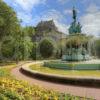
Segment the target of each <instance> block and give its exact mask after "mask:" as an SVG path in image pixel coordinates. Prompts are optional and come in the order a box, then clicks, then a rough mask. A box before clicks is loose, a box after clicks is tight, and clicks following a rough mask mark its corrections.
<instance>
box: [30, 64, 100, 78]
mask: <svg viewBox="0 0 100 100" xmlns="http://www.w3.org/2000/svg"><path fill="white" fill-rule="evenodd" d="M30 68H31V69H32V70H37V71H40V72H44V73H51V74H60V75H66V76H82V77H83V76H89V77H100V71H99V70H95V71H93V70H87V71H83V70H82V71H81V70H80V71H76V70H71V71H70V70H62V69H53V68H48V67H43V66H42V65H39V64H37V65H31V66H30Z"/></svg>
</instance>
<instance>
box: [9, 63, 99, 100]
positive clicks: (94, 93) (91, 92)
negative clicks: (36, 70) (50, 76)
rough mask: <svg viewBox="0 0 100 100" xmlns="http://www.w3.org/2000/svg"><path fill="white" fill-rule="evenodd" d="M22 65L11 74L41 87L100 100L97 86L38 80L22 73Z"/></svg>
mask: <svg viewBox="0 0 100 100" xmlns="http://www.w3.org/2000/svg"><path fill="white" fill-rule="evenodd" d="M36 63H41V62H30V63H26V64H23V65H22V66H29V65H31V64H36ZM20 67H21V66H18V67H16V68H14V69H12V71H11V74H12V75H13V76H15V77H16V79H19V80H24V81H28V82H29V84H31V85H32V84H35V85H39V86H41V87H44V88H46V89H53V90H56V91H60V92H65V93H69V94H72V95H75V96H81V97H89V98H90V97H91V98H94V99H96V100H100V89H97V88H87V87H80V86H73V85H65V84H57V83H52V82H47V81H42V80H38V79H35V78H32V77H28V76H26V75H24V74H22V73H21V72H20V71H19V69H20Z"/></svg>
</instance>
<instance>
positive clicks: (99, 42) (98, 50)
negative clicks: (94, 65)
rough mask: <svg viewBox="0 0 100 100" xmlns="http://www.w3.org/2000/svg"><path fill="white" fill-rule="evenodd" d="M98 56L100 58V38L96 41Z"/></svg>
mask: <svg viewBox="0 0 100 100" xmlns="http://www.w3.org/2000/svg"><path fill="white" fill-rule="evenodd" d="M95 50H96V56H97V57H98V58H100V39H97V40H96V41H95Z"/></svg>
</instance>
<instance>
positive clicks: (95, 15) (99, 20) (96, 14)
mask: <svg viewBox="0 0 100 100" xmlns="http://www.w3.org/2000/svg"><path fill="white" fill-rule="evenodd" d="M86 11H87V13H86V14H85V15H84V16H82V17H81V18H80V20H81V23H82V25H83V28H82V30H83V32H84V33H86V34H92V35H95V36H98V35H100V11H99V8H98V7H97V6H96V5H94V4H90V6H89V7H88V9H87V10H86Z"/></svg>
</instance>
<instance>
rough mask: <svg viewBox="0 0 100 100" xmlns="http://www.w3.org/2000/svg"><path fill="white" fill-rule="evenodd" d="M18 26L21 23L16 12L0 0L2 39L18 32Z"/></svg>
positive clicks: (0, 31) (0, 33) (0, 34)
mask: <svg viewBox="0 0 100 100" xmlns="http://www.w3.org/2000/svg"><path fill="white" fill-rule="evenodd" d="M18 27H20V25H19V21H18V19H17V16H16V13H15V12H14V10H13V9H12V8H11V7H9V6H8V5H7V4H6V3H5V2H4V1H3V0H0V39H2V38H3V37H4V36H8V35H11V34H14V33H17V32H18V31H19V30H18Z"/></svg>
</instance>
